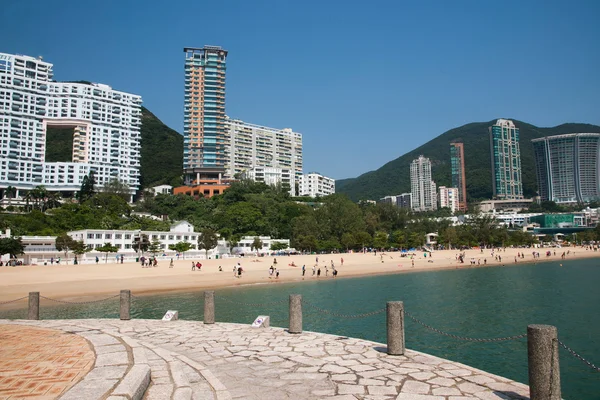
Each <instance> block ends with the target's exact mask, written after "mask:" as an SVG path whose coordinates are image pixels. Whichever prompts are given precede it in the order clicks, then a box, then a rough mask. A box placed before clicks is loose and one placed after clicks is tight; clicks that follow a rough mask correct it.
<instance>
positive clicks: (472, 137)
mask: <svg viewBox="0 0 600 400" xmlns="http://www.w3.org/2000/svg"><path fill="white" fill-rule="evenodd" d="M512 121H513V122H514V123H515V125H516V126H517V127H518V128H519V145H520V149H521V168H522V179H523V192H524V194H525V196H526V197H530V196H534V195H535V194H536V192H537V182H536V176H535V169H534V159H533V146H532V145H531V139H535V138H539V137H543V136H552V135H559V134H565V133H583V132H591V133H600V126H596V125H590V124H579V123H573V124H563V125H559V126H555V127H553V128H538V127H536V126H534V125H531V124H528V123H525V122H521V121H517V120H514V119H513V120H512ZM495 122H496V119H494V120H492V121H489V122H475V123H470V124H467V125H463V126H461V127H458V128H454V129H451V130H449V131H447V132H445V133H443V134H441V135H440V136H438V137H436V138H435V139H432V140H430V141H429V142H427V143H425V144H424V145H422V146H420V147H418V148H416V149H414V150H412V151H410V152H408V153H406V154H404V155H402V156H400V157H398V158H396V159H395V160H393V161H390V162H388V163H387V164H385V165H383V166H382V167H381V168H379V169H378V170H375V171H370V172H367V173H365V174H362V175H360V176H359V177H357V178H351V179H342V180H339V181H336V192H338V193H345V194H347V195H348V197H350V198H351V199H352V200H355V201H357V200H366V199H371V200H377V199H380V198H382V197H384V196H388V195H396V194H401V193H405V192H410V163H411V162H412V160H414V159H415V158H417V157H418V156H419V155H420V154H422V155H424V156H425V157H428V158H429V159H430V160H431V163H432V175H433V180H434V181H435V183H436V184H437V185H438V186H450V185H451V184H452V177H451V172H450V143H451V142H463V143H464V149H465V172H466V180H467V199H468V201H473V200H476V199H484V198H491V197H492V167H491V155H490V138H489V132H488V127H490V126H491V125H493V124H494V123H495Z"/></svg>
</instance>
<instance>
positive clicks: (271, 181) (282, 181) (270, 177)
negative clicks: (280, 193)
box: [242, 167, 296, 196]
mask: <svg viewBox="0 0 600 400" xmlns="http://www.w3.org/2000/svg"><path fill="white" fill-rule="evenodd" d="M242 175H243V176H244V177H245V178H247V179H251V180H253V181H254V182H264V183H266V184H267V185H272V186H275V185H287V187H289V188H290V190H289V192H290V195H291V196H294V195H295V194H296V193H295V192H296V177H295V173H294V170H292V169H290V168H276V167H254V168H251V169H249V170H247V171H245V172H244V173H243V174H242Z"/></svg>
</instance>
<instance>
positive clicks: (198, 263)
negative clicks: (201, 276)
mask: <svg viewBox="0 0 600 400" xmlns="http://www.w3.org/2000/svg"><path fill="white" fill-rule="evenodd" d="M196 269H198V271H202V264H200V261H198V262H197V263H196Z"/></svg>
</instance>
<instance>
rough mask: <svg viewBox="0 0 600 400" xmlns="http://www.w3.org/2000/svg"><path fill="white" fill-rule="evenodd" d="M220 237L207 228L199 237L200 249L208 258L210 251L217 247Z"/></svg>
mask: <svg viewBox="0 0 600 400" xmlns="http://www.w3.org/2000/svg"><path fill="white" fill-rule="evenodd" d="M218 241H219V236H218V235H217V232H216V231H215V230H214V229H211V228H205V229H203V230H202V231H201V232H200V234H199V235H198V249H199V250H204V251H205V252H206V258H208V250H210V249H213V248H215V247H217V244H218Z"/></svg>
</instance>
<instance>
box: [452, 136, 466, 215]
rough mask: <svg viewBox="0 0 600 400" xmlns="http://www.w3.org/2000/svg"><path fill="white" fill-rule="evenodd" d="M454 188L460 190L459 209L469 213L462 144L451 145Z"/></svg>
mask: <svg viewBox="0 0 600 400" xmlns="http://www.w3.org/2000/svg"><path fill="white" fill-rule="evenodd" d="M450 164H451V165H452V187H455V188H457V189H458V209H459V210H461V211H467V181H466V179H465V147H464V145H463V144H462V143H450Z"/></svg>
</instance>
